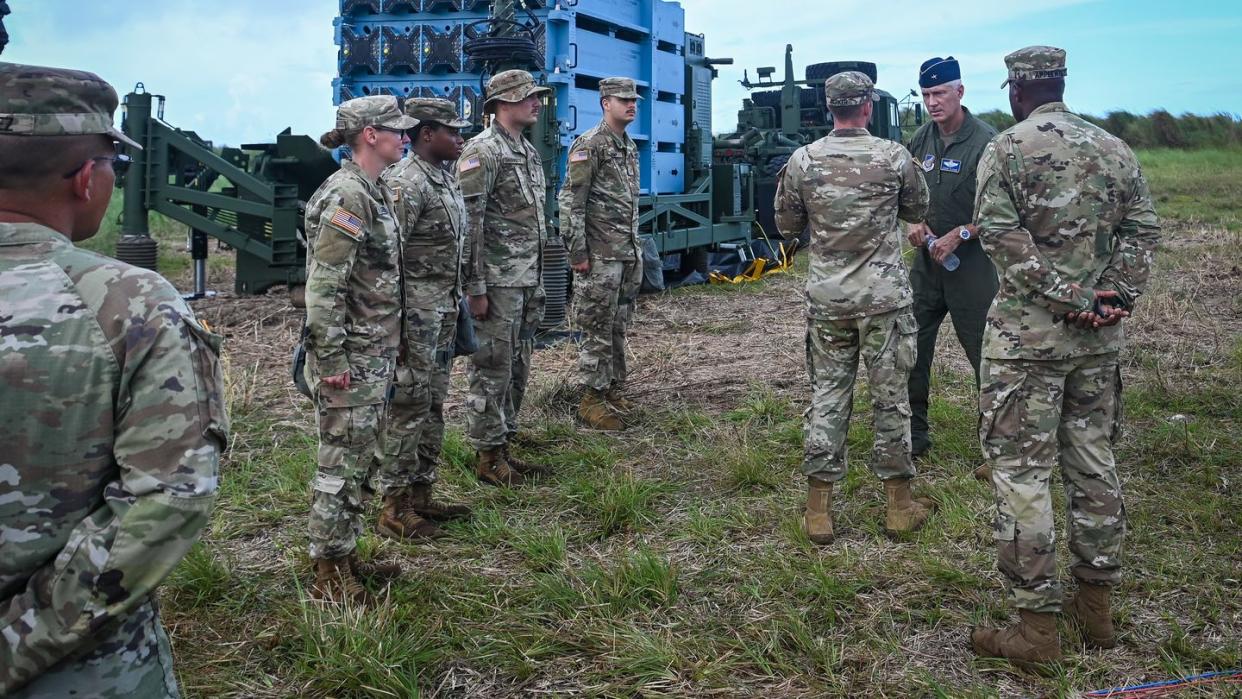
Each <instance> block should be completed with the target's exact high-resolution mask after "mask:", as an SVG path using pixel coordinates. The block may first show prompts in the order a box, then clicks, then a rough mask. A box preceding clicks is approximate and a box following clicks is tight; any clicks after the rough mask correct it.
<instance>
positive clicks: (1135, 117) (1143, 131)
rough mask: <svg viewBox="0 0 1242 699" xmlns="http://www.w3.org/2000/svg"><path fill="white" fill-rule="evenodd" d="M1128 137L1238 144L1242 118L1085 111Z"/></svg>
mask: <svg viewBox="0 0 1242 699" xmlns="http://www.w3.org/2000/svg"><path fill="white" fill-rule="evenodd" d="M975 116H977V117H979V118H980V119H982V120H983V121H986V122H988V123H989V124H991V125H992V126H993V127H994V128H995V129H996V130H997V131H1004V130H1005V129H1007V128H1009V127H1010V126H1013V123H1014V122H1013V116H1012V115H1011V114H1009V113H1008V112H1003V111H1001V110H999V109H993V110H992V111H988V112H980V113H978V114H976V115H975ZM1081 116H1082V117H1083V118H1084V119H1086V120H1087V121H1090V122H1091V123H1093V124H1095V125H1096V126H1099V127H1100V128H1102V129H1104V130H1105V131H1107V132H1109V133H1111V134H1112V135H1114V136H1116V137H1117V138H1120V139H1121V140H1123V141H1125V142H1126V143H1127V144H1128V145H1129V146H1130V147H1131V148H1185V149H1192V148H1237V147H1239V146H1242V120H1239V119H1238V117H1236V116H1235V115H1232V114H1224V113H1221V114H1213V115H1210V116H1201V115H1199V114H1182V115H1180V116H1174V115H1173V114H1170V113H1169V112H1168V111H1166V110H1163V109H1158V110H1156V111H1154V112H1151V113H1150V114H1146V115H1143V114H1134V113H1132V112H1127V111H1113V112H1109V113H1108V114H1105V115H1104V116H1102V117H1100V116H1093V115H1090V114H1083V115H1081Z"/></svg>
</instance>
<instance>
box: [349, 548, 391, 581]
mask: <svg viewBox="0 0 1242 699" xmlns="http://www.w3.org/2000/svg"><path fill="white" fill-rule="evenodd" d="M349 570H350V572H352V573H353V574H354V577H356V578H362V579H363V580H367V581H372V582H388V581H390V580H396V579H397V578H399V577H401V566H399V565H397V564H396V563H384V562H382V561H364V560H362V559H361V558H359V557H358V554H357V552H355V553H351V554H350V555H349Z"/></svg>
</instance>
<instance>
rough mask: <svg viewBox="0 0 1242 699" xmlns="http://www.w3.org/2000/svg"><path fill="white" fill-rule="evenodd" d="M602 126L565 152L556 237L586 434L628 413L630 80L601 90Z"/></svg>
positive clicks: (634, 171)
mask: <svg viewBox="0 0 1242 699" xmlns="http://www.w3.org/2000/svg"><path fill="white" fill-rule="evenodd" d="M599 98H600V105H601V106H602V107H603V110H604V119H603V120H602V121H601V122H600V123H599V124H598V125H597V126H595V128H593V129H591V130H589V131H587V132H586V133H584V134H582V135H581V136H579V137H578V138H576V139H574V143H573V145H572V146H570V147H569V158H568V163H569V164H568V173H567V175H566V178H565V185H564V186H563V187H562V188H561V195H560V209H561V232H562V233H561V234H562V235H563V236H564V237H565V241H566V246H567V247H568V248H569V265H570V267H572V268H573V271H574V308H575V310H576V311H577V322H578V327H579V329H581V330H582V348H581V350H580V351H579V354H578V376H579V380H580V381H581V382H582V386H583V395H582V404H581V405H580V406H579V407H578V417H579V418H580V419H581V420H582V421H583V422H585V423H586V424H587V425H589V426H590V427H593V428H595V429H601V430H618V429H621V420H620V418H619V417H618V416H617V412H618V411H621V412H625V411H628V410H629V409H630V408H631V405H630V402H629V401H628V400H627V399H625V398H624V397H623V396H622V395H621V387H622V386H624V385H625V376H626V364H625V329H626V326H627V325H628V324H629V320H630V316H631V314H632V313H633V310H634V300H635V299H636V298H638V290H639V287H640V286H641V284H642V272H643V270H642V253H641V252H640V250H639V246H638V146H636V145H635V144H634V140H633V139H632V138H630V136H629V134H628V133H626V130H625V129H626V127H627V126H629V124H630V123H631V122H632V121H634V116H635V114H636V107H637V103H638V99H639V97H638V91H637V90H635V88H634V81H633V80H630V79H629V78H605V79H603V80H601V81H600V83H599Z"/></svg>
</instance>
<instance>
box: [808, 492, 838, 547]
mask: <svg viewBox="0 0 1242 699" xmlns="http://www.w3.org/2000/svg"><path fill="white" fill-rule="evenodd" d="M806 480H807V493H806V512H805V513H804V514H803V515H802V526H803V527H804V528H805V529H806V536H807V538H808V539H810V540H811V543H813V544H820V545H821V546H822V545H824V544H831V543H832V540H833V539H834V538H836V537H835V536H834V535H833V533H832V483H830V482H828V481H821V480H820V479H818V478H808V479H806Z"/></svg>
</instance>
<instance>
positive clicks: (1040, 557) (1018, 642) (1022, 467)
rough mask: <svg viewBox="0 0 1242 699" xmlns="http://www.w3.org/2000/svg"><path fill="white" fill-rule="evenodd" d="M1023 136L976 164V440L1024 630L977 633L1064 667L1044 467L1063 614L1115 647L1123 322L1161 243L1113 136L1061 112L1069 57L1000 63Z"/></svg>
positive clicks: (991, 647) (1018, 656)
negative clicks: (986, 305)
mask: <svg viewBox="0 0 1242 699" xmlns="http://www.w3.org/2000/svg"><path fill="white" fill-rule="evenodd" d="M1005 63H1006V64H1007V65H1008V67H1009V79H1008V80H1007V81H1006V84H1008V85H1009V102H1010V106H1011V107H1012V109H1013V114H1014V118H1016V119H1017V120H1018V123H1017V124H1016V125H1015V126H1014V127H1013V128H1011V129H1009V130H1008V131H1005V132H1004V133H1002V134H1000V136H998V137H997V138H996V139H995V140H994V141H992V143H991V144H990V145H989V146H988V148H987V150H986V151H985V152H984V154H983V157H982V158H981V159H980V163H979V184H978V195H977V199H976V204H975V208H976V211H977V212H978V213H977V216H976V221H977V222H978V225H979V235H980V240H982V241H983V246H984V248H985V249H986V250H987V252H988V254H989V255H990V256H991V258H992V261H993V262H994V263H995V264H996V268H997V270H998V271H999V272H1000V276H1001V286H1000V291H999V293H998V294H997V296H996V300H995V301H994V302H993V304H992V309H991V311H990V312H989V313H988V325H987V332H986V335H985V340H984V347H983V356H984V359H983V368H982V375H983V392H982V395H981V396H980V398H979V408H980V412H981V418H980V427H979V438H980V441H981V442H982V445H983V451H984V456H985V457H986V458H987V459H988V462H989V464H990V465H991V467H992V479H993V483H994V485H995V487H996V506H997V514H996V532H995V537H996V544H997V551H998V554H999V559H1000V570H1001V572H1002V573H1004V575H1005V577H1006V579H1007V580H1008V581H1009V583H1010V600H1011V601H1012V602H1013V604H1014V606H1015V607H1017V608H1018V610H1019V612H1020V616H1021V621H1020V622H1019V623H1018V624H1017V625H1016V626H1012V627H1009V628H1006V629H979V630H976V631H975V632H974V633H973V634H972V640H973V644H974V648H975V652H977V653H979V654H980V655H985V656H1000V657H1007V658H1010V659H1011V660H1013V661H1014V662H1015V663H1016V664H1019V665H1025V664H1028V663H1040V662H1044V661H1049V660H1055V659H1057V658H1059V657H1060V655H1061V650H1060V641H1059V638H1058V636H1057V628H1056V620H1055V613H1056V612H1058V611H1060V610H1061V585H1060V582H1059V581H1058V579H1057V575H1056V548H1055V536H1054V531H1053V516H1052V495H1051V493H1050V492H1049V481H1050V480H1051V478H1052V470H1053V466H1054V465H1055V464H1057V463H1058V462H1059V463H1060V465H1061V475H1062V479H1063V480H1064V482H1065V490H1066V504H1067V505H1068V509H1069V514H1068V516H1067V517H1066V520H1067V522H1068V523H1069V534H1070V561H1071V562H1070V572H1071V573H1072V574H1073V575H1074V577H1075V578H1077V579H1078V594H1077V596H1076V597H1075V599H1074V600H1073V601H1072V602H1071V603H1070V604H1069V605H1067V607H1068V609H1069V611H1071V613H1072V614H1073V615H1074V616H1076V617H1077V618H1078V619H1079V620H1080V621H1081V622H1082V623H1083V624H1084V626H1085V631H1086V638H1087V641H1088V642H1089V643H1091V644H1094V645H1097V646H1103V647H1111V646H1112V645H1113V643H1114V642H1115V640H1114V635H1113V628H1112V620H1111V614H1110V611H1109V592H1110V590H1111V589H1112V588H1113V587H1114V586H1116V585H1117V583H1118V582H1119V581H1120V579H1121V547H1122V539H1123V537H1124V535H1125V508H1124V507H1123V505H1122V500H1121V484H1120V480H1119V478H1118V474H1117V466H1116V463H1115V462H1114V460H1113V450H1112V438H1113V436H1114V430H1115V418H1116V416H1117V411H1118V410H1119V409H1120V406H1119V404H1118V392H1119V388H1120V384H1119V381H1120V378H1119V373H1118V364H1117V353H1118V350H1119V349H1120V348H1121V344H1122V341H1123V333H1122V327H1121V325H1120V324H1119V323H1120V322H1121V320H1122V318H1124V317H1126V316H1127V315H1129V312H1130V310H1131V309H1133V308H1134V302H1135V300H1136V299H1137V298H1138V296H1139V294H1140V293H1141V291H1142V288H1143V285H1144V284H1145V282H1146V280H1147V275H1148V270H1149V269H1150V267H1151V264H1152V257H1153V252H1154V250H1155V246H1156V242H1157V240H1158V238H1159V224H1158V222H1157V219H1156V214H1155V211H1154V210H1153V208H1152V201H1151V196H1150V194H1149V193H1148V189H1147V182H1146V181H1145V180H1144V178H1143V174H1142V172H1141V171H1140V169H1139V164H1138V161H1137V160H1136V159H1135V157H1134V154H1133V153H1132V152H1131V151H1130V149H1129V148H1128V147H1127V146H1126V145H1125V144H1124V143H1122V141H1121V140H1120V139H1117V138H1114V137H1113V136H1110V135H1109V134H1108V133H1106V132H1105V131H1104V130H1103V129H1100V128H1099V127H1096V126H1094V125H1092V124H1090V123H1089V122H1087V121H1085V120H1083V119H1081V118H1080V117H1078V116H1076V115H1074V114H1071V113H1070V112H1069V111H1068V109H1067V108H1066V106H1065V104H1064V103H1063V102H1062V96H1063V94H1064V91H1065V78H1064V76H1065V75H1066V68H1065V52H1064V51H1063V50H1061V49H1057V48H1052V47H1049V46H1031V47H1028V48H1024V49H1021V50H1018V51H1015V52H1014V53H1011V54H1009V55H1008V56H1006V57H1005Z"/></svg>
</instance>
